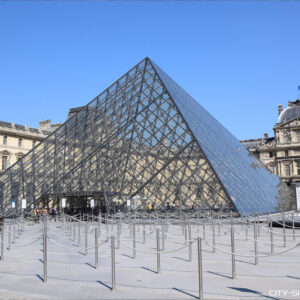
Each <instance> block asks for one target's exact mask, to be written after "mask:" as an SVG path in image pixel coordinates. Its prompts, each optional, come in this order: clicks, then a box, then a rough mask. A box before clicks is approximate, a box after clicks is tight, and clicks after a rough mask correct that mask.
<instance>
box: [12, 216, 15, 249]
mask: <svg viewBox="0 0 300 300" xmlns="http://www.w3.org/2000/svg"><path fill="white" fill-rule="evenodd" d="M15 241H16V220H14V226H13V241H12V243H13V244H14V243H15Z"/></svg>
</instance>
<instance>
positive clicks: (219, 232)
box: [218, 212, 221, 236]
mask: <svg viewBox="0 0 300 300" xmlns="http://www.w3.org/2000/svg"><path fill="white" fill-rule="evenodd" d="M220 235H221V224H220V212H218V236H220Z"/></svg>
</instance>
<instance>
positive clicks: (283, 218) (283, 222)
mask: <svg viewBox="0 0 300 300" xmlns="http://www.w3.org/2000/svg"><path fill="white" fill-rule="evenodd" d="M282 236H283V247H284V248H285V247H286V235H285V214H284V212H283V213H282Z"/></svg>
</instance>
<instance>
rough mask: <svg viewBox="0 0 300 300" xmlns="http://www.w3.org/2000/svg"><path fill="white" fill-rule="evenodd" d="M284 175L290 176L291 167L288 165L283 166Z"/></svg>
mask: <svg viewBox="0 0 300 300" xmlns="http://www.w3.org/2000/svg"><path fill="white" fill-rule="evenodd" d="M285 175H286V176H291V166H290V165H285Z"/></svg>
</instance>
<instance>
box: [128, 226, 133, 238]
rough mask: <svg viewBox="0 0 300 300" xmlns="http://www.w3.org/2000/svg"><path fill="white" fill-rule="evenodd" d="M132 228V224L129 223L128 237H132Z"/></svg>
mask: <svg viewBox="0 0 300 300" xmlns="http://www.w3.org/2000/svg"><path fill="white" fill-rule="evenodd" d="M132 230H133V228H132V224H129V237H130V238H132V234H133V233H132Z"/></svg>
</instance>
